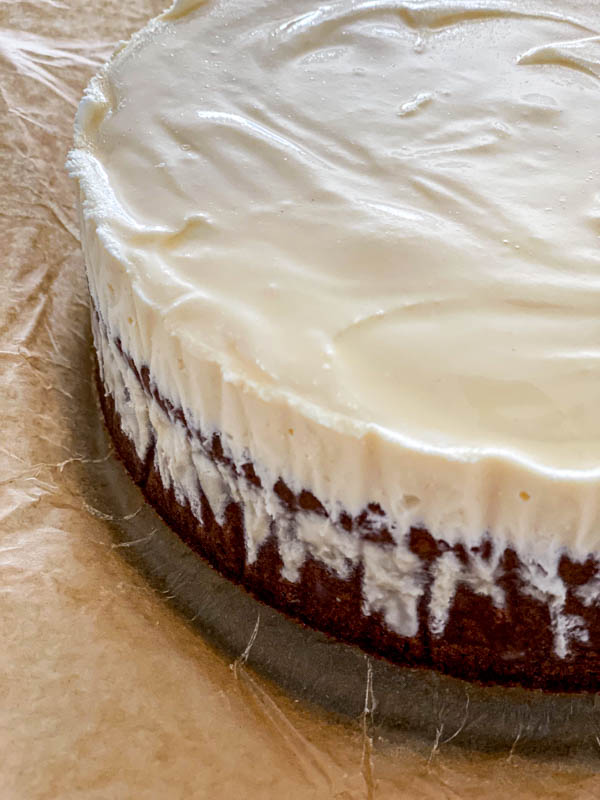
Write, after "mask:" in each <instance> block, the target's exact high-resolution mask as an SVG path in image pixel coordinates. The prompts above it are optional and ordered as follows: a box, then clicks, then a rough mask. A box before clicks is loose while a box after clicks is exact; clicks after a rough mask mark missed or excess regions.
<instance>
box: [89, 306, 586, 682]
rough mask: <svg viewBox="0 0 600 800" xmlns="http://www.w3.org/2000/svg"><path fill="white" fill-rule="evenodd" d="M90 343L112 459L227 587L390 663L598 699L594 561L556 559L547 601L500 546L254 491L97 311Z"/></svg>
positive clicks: (248, 475)
mask: <svg viewBox="0 0 600 800" xmlns="http://www.w3.org/2000/svg"><path fill="white" fill-rule="evenodd" d="M94 336H95V342H96V352H97V359H98V388H99V395H100V401H101V405H102V408H103V411H104V416H105V420H106V423H107V427H108V429H109V431H110V433H111V436H112V438H113V441H114V443H115V446H116V449H117V452H118V454H119V456H120V457H121V459H122V460H123V462H124V463H125V465H126V467H127V469H128V470H129V472H130V474H131V475H132V477H133V479H134V480H135V482H136V483H137V484H138V485H139V486H140V488H141V489H142V491H143V493H144V495H145V496H146V498H147V499H148V501H149V502H150V503H151V504H152V505H153V506H154V507H155V508H156V510H157V511H158V512H159V513H160V514H161V516H163V518H164V519H165V520H166V521H167V522H168V523H169V524H170V525H171V527H172V528H173V529H174V530H175V532H176V533H177V534H178V535H180V536H181V537H182V538H183V539H184V540H185V541H186V542H187V543H188V545H190V546H191V547H192V548H193V549H194V550H196V551H197V552H198V553H199V554H200V555H201V556H203V557H204V558H206V559H207V560H208V561H209V562H210V563H211V564H212V566H214V567H215V568H216V569H217V570H219V571H220V572H221V573H222V574H224V575H225V576H226V577H228V578H229V579H231V580H234V581H235V582H238V583H240V584H242V585H243V586H244V587H245V588H246V589H247V590H248V591H250V592H251V593H252V594H253V595H255V596H256V597H257V598H258V599H260V600H263V601H264V602H266V603H268V604H269V605H272V606H274V607H276V608H278V609H280V610H281V611H283V612H285V613H286V614H288V615H289V616H291V617H293V618H295V619H297V620H299V621H301V622H304V623H306V624H308V625H310V626H312V627H315V628H317V629H319V630H321V631H323V632H325V633H328V634H329V635H331V636H333V637H335V638H336V639H339V640H341V641H345V642H347V643H352V644H356V645H359V646H360V647H362V648H363V649H364V650H366V651H368V652H370V653H372V654H375V655H378V656H383V657H385V658H387V659H389V660H390V661H392V662H394V663H398V664H402V665H407V666H414V667H417V666H418V667H432V668H435V669H437V670H440V671H442V672H445V673H448V674H451V675H453V676H455V677H459V678H464V679H466V680H469V681H478V682H481V683H499V684H504V685H521V686H525V687H531V688H542V689H546V690H552V691H582V690H585V691H596V690H597V689H598V685H599V683H598V675H599V674H600V620H599V619H598V615H597V613H596V608H595V601H596V599H597V597H598V588H599V586H598V580H597V578H596V575H597V571H598V561H597V559H596V558H595V557H593V556H590V557H589V558H588V559H587V560H586V561H584V562H581V561H577V560H572V559H571V558H569V557H568V555H566V554H563V556H562V558H561V561H560V565H559V573H560V578H561V583H562V586H563V587H564V596H563V597H562V598H561V600H560V606H559V605H558V602H557V598H556V597H555V596H552V595H549V594H547V595H546V596H544V594H543V592H542V591H541V590H540V575H537V576H535V572H536V570H537V571H540V570H541V568H540V567H539V565H536V564H534V563H531V562H529V563H525V562H524V561H523V560H522V559H521V558H519V556H518V554H517V553H516V552H515V550H514V549H512V548H505V549H503V550H502V551H501V552H497V545H496V543H494V541H493V539H491V538H490V537H489V536H486V535H485V534H483V535H482V537H481V541H480V542H479V544H478V545H475V546H473V545H471V546H465V545H463V544H454V545H450V544H449V543H448V542H446V541H444V540H443V539H439V538H435V537H433V536H432V535H431V534H430V533H429V532H428V531H427V530H425V529H423V528H413V529H411V530H410V531H409V532H408V534H407V535H406V537H405V541H404V542H403V543H402V545H401V546H399V545H398V543H397V542H396V541H395V540H394V538H393V537H392V535H391V534H390V531H389V529H388V526H390V520H389V519H387V518H385V516H382V514H381V509H379V508H378V507H377V506H376V505H375V504H372V505H367V506H366V507H365V508H364V509H363V512H362V513H361V514H359V515H354V516H352V515H350V514H348V513H345V512H344V510H343V509H342V510H341V511H340V514H339V516H338V517H337V518H336V519H331V518H330V516H329V515H328V513H327V511H326V510H325V508H324V506H323V504H322V503H321V502H320V500H319V498H317V497H315V496H314V494H312V493H311V492H310V491H307V490H305V491H301V492H300V493H295V492H293V491H292V490H291V489H290V488H289V486H287V485H286V483H285V482H284V481H283V480H281V479H280V480H278V481H276V482H275V483H274V484H273V486H271V487H269V486H263V485H262V482H261V479H260V478H259V477H258V472H259V471H260V470H258V469H257V468H256V465H255V464H254V463H253V462H252V461H251V460H247V461H245V462H244V463H242V464H236V463H234V462H233V461H232V460H231V459H230V458H229V457H228V456H227V454H226V452H225V451H224V448H223V444H222V441H221V437H220V436H219V434H218V433H216V432H213V433H211V434H210V435H209V436H208V437H207V436H205V435H204V434H203V432H201V431H198V430H195V429H191V428H190V426H189V425H188V422H187V421H186V415H185V413H184V411H183V409H181V408H176V407H175V406H174V405H173V404H172V403H171V402H170V401H169V399H168V398H166V397H163V396H162V395H161V394H160V393H159V391H158V390H157V387H156V385H155V383H154V382H153V378H152V376H151V374H150V372H149V370H148V368H147V367H145V366H141V367H140V366H138V365H136V364H135V363H134V362H133V361H132V360H131V359H130V358H128V356H127V354H126V353H124V352H123V350H122V346H121V343H120V342H119V341H118V340H116V341H115V340H109V339H108V338H107V335H106V331H105V329H104V326H103V324H102V322H101V320H100V318H99V317H98V316H97V315H94ZM184 465H185V467H184ZM184 473H187V474H184ZM191 487H194V488H193V489H191ZM269 495H273V496H274V498H273V497H271V498H269ZM542 571H543V570H542ZM532 578H533V579H532ZM542 582H543V581H542Z"/></svg>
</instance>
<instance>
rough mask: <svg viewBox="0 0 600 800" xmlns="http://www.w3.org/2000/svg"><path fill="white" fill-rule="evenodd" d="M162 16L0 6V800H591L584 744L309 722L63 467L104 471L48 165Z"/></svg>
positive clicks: (106, 454)
mask: <svg viewBox="0 0 600 800" xmlns="http://www.w3.org/2000/svg"><path fill="white" fill-rule="evenodd" d="M161 6H162V3H161V0H132V1H131V2H128V3H125V2H122V1H121V0H92V1H91V2H84V1H83V0H73V1H72V2H69V0H65V1H64V2H61V1H60V0H36V1H35V2H26V1H25V0H22V1H21V2H19V0H0V139H1V148H0V186H1V188H0V245H1V255H2V270H1V272H0V275H1V284H0V286H1V288H0V387H1V388H0V398H1V402H2V415H1V417H0V419H1V420H2V422H1V429H0V430H1V436H0V753H1V758H0V797H1V798H4V799H6V800H12V798H18V799H19V800H20V799H21V798H23V799H25V798H27V800H33V799H34V798H130V797H135V798H192V797H193V798H195V797H199V798H203V797H211V798H231V797H251V798H279V797H284V798H286V799H287V798H289V800H292V799H293V798H329V797H336V798H344V799H345V800H350V798H377V799H378V800H379V799H380V798H434V797H435V798H438V797H440V798H481V797H486V798H496V797H497V798H500V797H507V796H510V795H511V794H512V795H513V796H515V797H520V798H534V797H557V798H567V797H568V798H577V799H579V798H581V800H583V799H584V798H595V797H597V796H598V795H599V794H600V778H598V777H596V776H595V774H594V773H595V770H596V769H597V768H600V746H599V749H598V764H595V763H589V762H587V763H578V762H573V761H571V762H561V763H556V762H552V761H548V762H546V763H539V762H534V761H531V760H528V759H526V758H524V757H522V756H521V755H520V754H519V743H518V739H516V741H515V745H514V747H513V749H512V750H511V751H510V750H509V751H507V752H505V753H500V754H496V755H494V756H490V755H481V754H475V753H469V752H465V751H464V750H459V749H453V748H452V745H450V744H448V745H443V746H441V747H439V748H437V747H435V746H434V742H425V743H414V742H410V741H406V742H401V743H400V744H399V743H398V741H397V740H395V742H394V743H392V742H391V741H387V740H383V739H380V738H379V737H375V741H373V742H372V741H371V740H372V738H373V737H371V735H370V734H371V731H370V728H369V719H368V718H366V719H364V720H357V721H356V724H355V725H353V726H352V725H350V724H348V725H342V724H339V723H334V722H331V721H328V720H326V719H325V718H324V717H323V716H322V715H320V714H319V713H318V712H315V711H314V710H313V711H310V710H308V709H305V708H303V707H301V704H299V703H295V702H294V701H293V700H292V699H291V698H287V697H285V696H284V695H282V693H280V692H278V691H277V690H276V689H275V688H273V687H271V686H269V685H267V684H266V682H264V681H262V680H260V679H258V678H257V677H256V676H254V675H253V674H252V673H251V672H250V671H249V670H248V669H246V668H240V669H238V670H236V671H235V672H234V671H233V670H232V669H230V665H229V663H228V662H227V660H226V659H225V658H224V657H223V656H221V655H220V654H218V653H216V652H215V651H214V650H213V649H211V647H209V646H208V645H207V644H206V643H205V642H204V641H203V639H202V637H201V636H199V635H198V633H197V632H194V631H193V630H191V629H190V628H189V627H188V626H187V625H186V624H185V621H184V620H183V619H182V618H181V617H180V616H178V615H177V614H176V613H175V612H174V611H173V610H172V609H171V608H170V606H169V604H168V601H167V599H165V598H164V597H161V596H160V595H159V594H158V593H156V592H155V591H154V590H152V589H151V588H150V586H149V585H148V584H147V582H146V581H145V580H144V578H143V577H142V576H141V575H140V574H138V572H137V571H136V570H135V569H134V568H133V567H132V566H131V565H130V564H129V563H128V562H127V561H126V559H125V558H124V557H123V553H122V548H121V547H120V546H118V544H117V543H116V542H115V539H114V522H115V521H114V520H113V521H111V519H110V514H107V512H106V510H103V509H98V508H94V507H93V506H92V505H90V503H89V502H88V501H87V500H86V492H85V490H84V489H85V487H84V486H83V481H84V476H85V470H83V469H82V467H83V466H85V465H86V464H89V463H94V461H99V460H103V459H111V458H112V457H113V456H112V454H111V453H110V451H109V450H108V449H107V447H106V445H105V444H103V443H102V441H96V439H94V436H93V435H92V434H91V431H93V430H95V429H96V428H97V420H96V417H95V414H96V408H95V406H94V402H93V393H92V389H91V386H90V376H91V366H90V363H91V362H90V351H89V348H90V329H89V323H88V304H87V297H86V286H85V280H84V276H83V270H82V258H81V253H80V249H79V241H78V231H77V221H76V215H75V212H74V193H73V187H72V185H71V184H70V181H69V179H68V178H67V176H66V174H65V172H64V168H63V165H64V160H65V156H66V153H67V150H68V148H69V144H70V135H71V125H72V118H73V115H74V112H75V107H76V104H77V101H78V98H79V96H80V94H81V92H82V89H83V87H84V85H85V83H86V82H87V80H88V78H89V77H90V75H91V74H92V73H93V72H94V71H95V70H96V68H97V67H98V66H99V65H100V64H101V63H102V61H103V60H105V59H106V58H107V57H108V55H109V54H110V52H111V49H112V47H113V46H114V44H115V42H116V41H117V40H118V39H121V38H125V37H126V36H128V35H129V34H130V33H131V32H132V31H133V30H134V29H135V28H137V27H139V26H140V25H141V24H142V23H143V22H144V21H145V20H146V19H147V18H149V17H150V16H151V15H152V14H154V13H156V12H158V11H159V10H160V9H161ZM96 438H97V437H96ZM126 490H127V491H128V492H129V493H130V494H131V497H132V503H131V510H130V512H129V513H131V514H134V513H135V512H136V510H137V508H138V507H139V504H140V503H141V502H142V500H141V496H140V495H138V494H137V492H136V491H133V490H132V489H131V487H126ZM116 523H117V524H118V520H116ZM151 534H152V531H150V532H149V535H151ZM374 688H375V694H376V692H377V687H374Z"/></svg>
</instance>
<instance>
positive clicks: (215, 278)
mask: <svg viewBox="0 0 600 800" xmlns="http://www.w3.org/2000/svg"><path fill="white" fill-rule="evenodd" d="M599 30H600V13H599V12H598V9H597V8H596V7H595V6H594V5H593V4H591V5H590V4H584V3H576V2H569V3H566V2H561V3H560V4H559V3H556V2H516V1H515V2H504V1H503V0H495V1H494V2H492V1H489V2H486V1H485V0H460V1H459V0H454V1H453V2H434V0H423V1H422V2H417V1H416V0H404V2H393V1H392V0H385V1H384V0H364V1H363V2H331V3H328V4H326V5H322V6H319V5H317V4H315V3H314V2H309V0H289V1H288V2H286V3H274V2H268V1H267V0H227V1H226V0H213V1H212V2H211V1H210V0H207V2H204V3H193V2H187V3H176V4H175V6H174V8H173V9H172V10H171V11H170V12H168V13H166V14H165V15H163V16H161V17H159V18H157V19H156V20H154V21H153V22H151V23H150V24H149V26H148V27H147V28H146V29H144V30H143V31H142V32H141V33H140V34H138V35H136V36H134V37H133V39H132V40H131V42H130V43H129V44H127V45H126V46H124V47H123V48H121V50H120V51H118V52H117V54H116V55H115V56H114V57H113V59H112V61H111V62H110V64H109V65H108V66H107V68H106V69H104V70H103V72H102V73H101V74H100V75H99V76H98V77H97V78H96V79H95V80H94V81H93V82H92V84H91V86H90V88H89V89H88V92H87V94H86V97H85V99H84V100H83V102H82V104H81V107H80V110H79V114H78V118H77V126H76V146H75V150H74V151H73V153H72V154H71V157H70V169H71V171H72V173H73V174H74V175H76V176H77V177H78V179H79V182H80V187H81V198H82V211H83V214H82V230H83V242H84V248H85V252H86V262H87V267H88V274H89V280H90V287H91V290H92V294H93V296H94V300H95V302H96V304H97V307H98V309H99V311H100V313H101V315H102V317H103V319H104V320H105V321H106V324H107V326H108V329H109V331H110V332H111V335H113V336H119V337H120V339H121V340H122V342H123V346H124V348H125V350H126V351H127V352H128V353H129V354H130V355H131V356H132V357H133V358H134V360H135V361H136V362H137V363H138V364H147V365H148V367H149V369H150V372H151V374H152V376H153V378H154V379H155V381H156V384H157V386H158V388H159V390H160V391H161V393H162V394H163V395H164V396H165V397H167V398H169V399H170V400H171V401H172V402H173V403H174V404H175V405H178V406H181V407H182V408H183V409H184V410H185V412H186V415H188V417H189V419H190V421H191V422H192V423H193V424H195V425H197V426H198V428H200V429H201V430H203V431H211V430H217V431H220V432H221V433H222V434H223V437H224V440H225V442H226V444H227V446H228V447H229V448H230V450H231V452H232V454H233V456H234V457H236V458H237V457H239V458H240V459H242V458H244V457H247V456H248V454H250V455H251V457H252V461H253V462H254V463H255V464H256V465H257V467H258V469H264V470H265V474H267V473H268V475H270V476H281V477H282V478H283V479H284V480H285V481H286V482H287V483H288V484H289V485H290V486H291V487H292V489H294V491H300V490H301V489H307V490H309V491H312V492H313V493H314V494H315V495H316V496H317V497H318V498H319V500H321V502H322V503H323V504H324V505H325V507H326V508H327V509H328V510H331V511H332V513H335V510H336V509H338V510H339V508H341V507H343V508H345V509H346V510H347V511H349V512H350V513H351V514H353V513H358V512H359V511H360V510H362V509H363V508H364V507H365V505H366V504H367V503H369V502H377V503H379V504H380V505H381V507H382V508H383V509H384V511H385V513H386V515H387V517H388V518H389V520H390V525H391V526H392V528H393V531H394V536H395V537H397V540H398V542H401V540H402V536H403V535H404V533H405V532H406V531H407V530H408V528H409V527H410V526H411V525H413V524H424V525H425V526H426V527H427V528H428V529H429V530H430V531H431V532H432V534H433V535H434V536H439V537H441V538H444V539H446V540H447V541H449V542H454V541H458V540H460V541H465V542H467V543H473V542H476V541H479V539H480V538H481V535H482V533H483V532H489V533H491V534H492V536H493V537H494V538H495V539H496V540H497V541H498V542H499V544H500V545H502V543H511V544H512V545H513V546H514V547H515V548H516V549H517V551H518V552H519V554H520V555H521V557H522V558H523V559H524V560H527V559H532V560H533V561H537V562H538V563H542V564H544V565H545V568H547V571H549V574H551V575H556V563H557V561H558V558H559V556H560V552H561V550H562V549H565V548H566V549H568V550H569V552H570V553H571V555H572V556H574V557H580V558H583V557H585V555H587V554H588V553H590V552H597V551H598V549H599V544H600V542H599V533H600V507H599V504H598V499H599V488H600V414H598V408H599V407H600V371H599V363H600V314H599V313H598V311H599V309H600V250H599V247H598V245H599V244H600V170H599V169H598V157H597V151H598V147H599V145H600V138H599V137H600V127H599V126H598V119H597V115H598V108H599V107H600V102H599V101H600V83H599V81H598V79H599V77H600V36H598V31H599ZM197 468H198V470H200V471H201V470H202V465H201V464H200V465H197ZM249 546H250V545H249ZM447 560H448V559H447ZM446 566H448V569H449V570H450V571H452V569H454V567H453V566H452V565H451V564H449V565H446ZM442 567H443V565H441V566H440V569H442ZM290 569H291V568H290ZM290 574H291V573H290ZM442 583H443V582H442ZM440 591H441V590H440ZM399 613H400V612H399ZM436 624H437V623H436ZM439 625H443V620H442V621H440V622H439Z"/></svg>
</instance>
